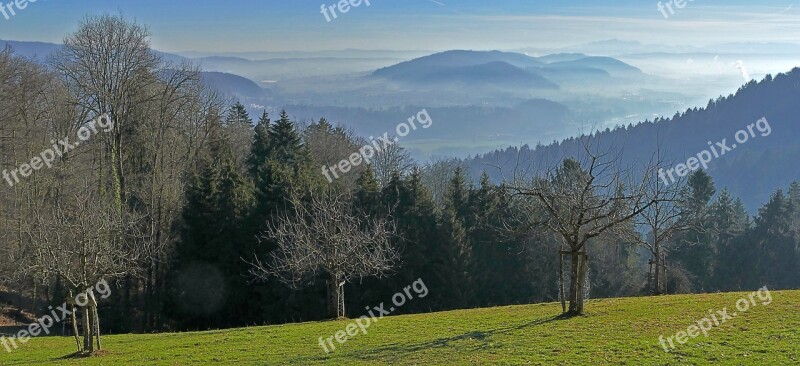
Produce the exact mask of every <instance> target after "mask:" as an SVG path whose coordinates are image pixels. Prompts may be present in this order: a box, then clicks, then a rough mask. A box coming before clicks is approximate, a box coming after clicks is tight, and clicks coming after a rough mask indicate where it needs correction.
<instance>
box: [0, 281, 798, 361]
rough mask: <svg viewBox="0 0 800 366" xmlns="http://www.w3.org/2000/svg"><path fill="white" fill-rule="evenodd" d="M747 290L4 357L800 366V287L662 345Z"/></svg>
mask: <svg viewBox="0 0 800 366" xmlns="http://www.w3.org/2000/svg"><path fill="white" fill-rule="evenodd" d="M748 294H749V293H728V294H707V295H680V296H663V297H655V298H654V297H643V298H624V299H606V300H593V301H590V302H589V303H588V304H587V314H586V315H585V316H582V317H575V318H569V319H559V318H557V315H558V314H559V313H560V310H561V305H560V304H538V305H525V306H510V307H499V308H490V309H474V310H459V311H449V312H443V313H434V314H422V315H408V316H396V317H387V318H383V319H381V320H380V321H379V322H378V323H376V324H373V325H372V326H370V327H369V328H368V330H367V332H368V333H367V334H362V333H360V332H359V333H358V335H356V336H354V337H353V338H352V339H350V340H348V341H347V342H345V343H344V344H341V345H340V344H338V343H337V344H336V345H337V349H336V351H334V352H333V353H331V354H329V355H326V354H325V352H324V351H323V350H322V348H321V347H320V346H319V342H318V338H319V337H320V336H323V337H328V336H330V335H333V334H334V333H335V332H336V331H338V330H344V329H345V327H346V325H347V324H348V323H349V322H348V321H331V322H319V323H304V324H293V325H285V326H269V327H254V328H245V329H234V330H225V331H211V332H200V333H183V334H159V335H120V336H109V337H105V338H104V342H105V344H104V347H105V348H106V351H105V352H104V353H103V354H102V355H99V356H93V357H90V358H83V359H72V358H68V355H69V354H70V353H71V352H73V348H74V341H73V339H72V338H37V339H33V340H31V341H30V342H29V343H28V344H26V345H23V346H21V347H20V348H19V349H18V350H16V351H14V352H13V353H10V354H9V353H6V352H5V350H4V349H2V350H0V351H1V352H0V365H4V366H5V365H203V364H226V365H323V364H335V365H596V366H600V365H711V364H713V365H798V364H800V291H782V292H778V291H776V292H772V293H771V296H772V299H773V301H772V303H770V304H769V305H762V304H761V301H760V300H759V299H758V297H756V298H755V300H756V301H758V305H757V306H753V307H751V308H750V309H749V310H748V311H747V312H742V313H739V314H737V316H736V317H735V318H733V319H729V320H727V322H726V323H723V324H721V325H720V326H719V327H717V328H714V329H712V330H711V331H709V336H708V337H707V338H706V337H704V336H703V335H702V334H701V335H700V336H699V337H697V338H694V339H690V340H689V341H688V342H687V343H685V344H683V345H679V344H676V346H677V348H676V350H674V351H672V352H670V353H665V352H664V350H663V348H662V347H661V346H660V345H659V343H658V342H659V341H658V339H659V335H664V336H665V337H667V336H672V335H674V334H675V333H676V332H678V331H681V330H683V331H685V330H686V329H687V327H688V326H690V325H691V324H693V323H695V322H697V321H698V320H700V319H702V318H703V317H705V316H706V315H708V314H709V310H712V309H713V310H715V311H716V310H722V309H723V308H727V309H728V313H729V314H730V313H732V312H737V313H738V311H737V310H736V305H735V304H736V301H737V300H738V299H740V298H742V297H744V296H746V295H748Z"/></svg>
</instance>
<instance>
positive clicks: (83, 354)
mask: <svg viewBox="0 0 800 366" xmlns="http://www.w3.org/2000/svg"><path fill="white" fill-rule="evenodd" d="M106 353H107V352H106V351H95V352H93V353H89V352H74V353H70V354H68V355H66V356H62V357H59V358H56V359H53V361H59V360H77V359H81V358H89V357H100V356H103V355H105V354H106Z"/></svg>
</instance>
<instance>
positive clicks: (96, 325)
mask: <svg viewBox="0 0 800 366" xmlns="http://www.w3.org/2000/svg"><path fill="white" fill-rule="evenodd" d="M88 294H89V300H90V301H89V307H90V309H91V314H90V316H91V317H92V333H94V337H95V338H97V351H100V350H102V349H103V347H102V344H101V343H100V315H99V314H98V312H97V298H96V297H95V296H94V291H92V290H89V291H88Z"/></svg>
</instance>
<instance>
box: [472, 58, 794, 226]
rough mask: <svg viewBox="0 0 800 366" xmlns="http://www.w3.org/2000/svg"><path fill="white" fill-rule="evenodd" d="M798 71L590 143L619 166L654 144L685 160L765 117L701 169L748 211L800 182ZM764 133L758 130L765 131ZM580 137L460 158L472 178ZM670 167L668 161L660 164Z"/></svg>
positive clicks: (576, 151) (564, 150) (572, 149)
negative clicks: (760, 126)
mask: <svg viewBox="0 0 800 366" xmlns="http://www.w3.org/2000/svg"><path fill="white" fill-rule="evenodd" d="M798 98H800V69H794V70H792V71H791V72H789V73H785V74H779V75H778V76H776V77H774V78H772V77H767V78H766V79H764V80H762V81H761V82H755V81H752V82H750V83H748V84H747V85H746V86H744V87H743V88H741V89H740V90H739V91H738V92H737V93H736V95H731V96H728V97H725V98H719V99H717V100H714V101H711V102H710V103H709V104H708V106H707V107H706V108H704V109H698V108H694V109H690V110H687V111H686V112H684V113H678V114H676V115H675V116H674V117H673V118H671V119H659V120H657V121H655V122H649V121H648V122H646V123H642V124H639V125H637V126H632V127H621V128H617V129H614V130H610V129H606V130H605V131H602V132H600V133H598V134H596V136H595V143H596V144H599V145H600V146H603V147H604V148H614V149H615V150H619V151H624V154H623V157H622V159H623V161H622V163H623V164H624V165H629V164H633V163H635V162H639V163H643V162H646V161H647V160H648V159H649V158H650V157H651V156H652V155H653V153H654V152H655V150H656V147H657V146H659V145H660V146H661V150H662V154H664V155H665V157H666V159H667V160H671V161H672V162H673V164H678V163H685V162H686V161H687V159H688V158H690V157H692V156H696V155H697V154H699V153H701V152H702V151H703V150H706V149H708V148H709V142H712V143H716V142H721V141H722V140H723V139H726V140H727V141H726V142H727V144H728V145H731V144H735V143H736V141H735V136H736V133H737V132H738V131H739V130H742V129H747V126H749V125H751V124H754V123H756V121H758V120H759V119H761V118H766V119H767V121H768V124H769V127H770V129H771V132H770V133H768V135H767V136H762V133H761V132H760V131H758V130H755V131H754V132H755V134H756V137H752V138H749V139H748V141H747V142H746V143H743V144H740V145H739V146H738V147H737V148H736V149H735V150H733V151H731V152H728V153H726V154H725V155H722V156H720V157H719V158H716V159H713V160H712V161H711V162H710V163H709V164H708V171H709V173H710V174H711V175H712V176H713V177H714V179H715V181H716V185H717V188H718V189H717V190H718V191H720V190H722V188H723V187H728V188H729V189H730V191H731V193H732V194H733V195H734V196H738V197H741V198H742V199H743V200H744V202H745V205H746V206H747V207H748V209H749V210H750V211H751V212H754V210H755V209H756V208H758V207H760V205H762V204H763V203H765V202H766V201H767V200H768V198H769V196H770V195H771V194H772V192H774V190H776V189H778V188H785V187H787V186H788V185H789V184H790V183H791V182H792V181H794V180H797V179H800V164H797V161H798V159H800V140H798V138H797V136H800V124H798V123H797V122H796V121H797V119H798V116H800V103H797V100H798ZM765 132H766V131H765ZM582 145H583V143H582V141H581V140H580V139H575V138H573V139H569V140H566V141H563V142H560V143H554V144H551V145H547V146H541V147H538V148H536V149H531V148H530V147H529V146H523V147H522V148H519V149H517V148H509V149H505V150H500V151H495V152H492V153H489V154H485V155H482V156H479V157H476V158H475V159H471V160H469V161H468V162H467V163H468V164H469V165H470V166H471V167H472V170H473V175H479V174H480V172H482V171H483V170H486V168H485V167H487V166H497V165H500V166H503V167H504V170H508V169H513V166H512V165H513V164H514V162H516V161H517V159H521V160H523V161H533V162H540V163H542V162H545V161H548V159H550V158H552V157H554V156H578V155H580V153H581V151H582V150H583V147H582ZM518 154H519V155H520V156H518ZM669 167H674V165H670V166H667V167H665V168H669ZM487 172H488V173H489V174H490V175H491V176H492V178H493V179H494V180H496V181H499V180H500V179H501V174H500V172H499V171H497V170H495V169H488V170H487Z"/></svg>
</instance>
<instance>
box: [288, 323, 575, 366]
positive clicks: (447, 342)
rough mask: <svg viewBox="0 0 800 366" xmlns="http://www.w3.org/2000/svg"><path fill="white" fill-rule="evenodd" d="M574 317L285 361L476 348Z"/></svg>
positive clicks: (371, 357) (401, 355) (372, 357)
mask: <svg viewBox="0 0 800 366" xmlns="http://www.w3.org/2000/svg"><path fill="white" fill-rule="evenodd" d="M575 317H580V316H572V315H568V314H561V315H558V316H554V317H550V318H544V319H538V320H534V321H529V322H526V323H522V324H518V325H513V326H509V327H505V328H498V329H492V330H488V331H474V332H469V333H464V334H460V335H457V336H453V337H446V338H439V339H434V340H431V341H428V342H422V343H417V344H408V345H400V344H397V343H395V344H392V345H388V346H385V347H380V348H374V349H370V350H367V351H366V352H365V351H364V350H358V351H351V352H342V351H341V350H339V351H335V352H333V353H331V354H327V355H325V354H324V353H323V352H322V349H320V355H319V356H299V357H295V358H293V359H291V360H287V361H289V362H290V363H291V364H307V363H311V362H315V361H331V362H334V361H336V362H341V359H347V358H353V359H359V360H362V361H374V360H381V361H387V360H388V359H389V358H388V357H387V354H388V355H390V356H391V357H390V358H391V359H392V360H396V359H402V358H404V357H407V356H408V355H409V354H412V353H415V352H419V351H422V350H427V349H435V348H446V347H455V345H451V343H454V342H458V341H463V340H477V341H480V342H482V344H481V345H479V346H477V348H487V347H488V346H489V342H490V340H491V339H490V338H491V337H492V336H495V335H498V334H507V333H511V332H514V331H518V330H521V329H525V328H530V327H535V326H539V325H543V324H547V323H551V322H555V321H559V320H569V319H572V318H575Z"/></svg>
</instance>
